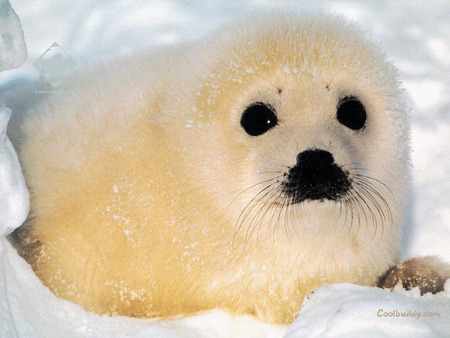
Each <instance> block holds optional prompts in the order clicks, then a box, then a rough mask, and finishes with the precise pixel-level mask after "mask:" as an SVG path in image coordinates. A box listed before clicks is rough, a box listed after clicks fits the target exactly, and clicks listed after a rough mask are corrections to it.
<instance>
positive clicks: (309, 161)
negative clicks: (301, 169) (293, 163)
mask: <svg viewBox="0 0 450 338" xmlns="http://www.w3.org/2000/svg"><path fill="white" fill-rule="evenodd" d="M333 164H334V157H333V155H332V154H331V153H330V152H328V151H326V150H321V149H310V150H305V151H303V152H301V153H300V154H298V155H297V165H299V166H314V167H322V166H331V165H333Z"/></svg>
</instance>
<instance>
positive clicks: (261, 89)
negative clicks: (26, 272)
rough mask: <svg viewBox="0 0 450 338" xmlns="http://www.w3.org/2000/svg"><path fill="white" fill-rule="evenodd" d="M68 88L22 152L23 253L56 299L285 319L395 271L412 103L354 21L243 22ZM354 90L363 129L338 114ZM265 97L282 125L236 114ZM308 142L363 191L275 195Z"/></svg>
mask: <svg viewBox="0 0 450 338" xmlns="http://www.w3.org/2000/svg"><path fill="white" fill-rule="evenodd" d="M65 86H66V87H67V88H70V89H73V90H74V92H73V93H72V94H67V95H59V96H52V97H50V98H49V99H48V100H47V102H45V103H44V104H42V105H40V106H39V107H37V108H36V113H35V114H31V116H30V117H29V119H28V121H27V123H26V125H25V126H24V128H23V135H24V140H23V143H22V145H21V148H20V158H21V161H22V165H23V167H24V171H25V176H26V179H27V182H28V184H29V187H30V190H31V194H32V217H31V218H30V221H29V225H28V226H29V229H31V234H30V235H29V237H27V240H26V244H24V250H25V251H26V252H27V254H26V255H27V257H28V258H29V261H30V262H31V263H32V266H33V268H34V270H35V271H36V273H37V275H38V276H39V277H40V278H41V279H42V281H43V282H44V283H45V284H46V285H47V286H48V287H49V288H50V289H51V290H52V291H53V292H55V293H56V294H57V295H59V296H61V297H64V298H66V299H69V300H72V301H74V302H77V303H80V304H82V305H83V306H84V307H85V308H86V309H89V310H93V311H96V312H99V313H109V314H121V315H128V316H170V315H176V314H183V313H192V312H195V311H199V310H204V309H209V308H216V307H220V308H226V309H229V310H231V311H233V312H237V313H254V314H256V315H257V316H259V317H260V318H262V319H264V320H266V321H275V322H289V321H291V320H292V319H293V318H295V316H296V315H297V314H298V312H299V309H300V305H301V302H302V299H303V297H304V295H305V294H306V293H307V292H309V291H311V290H313V289H314V288H316V287H318V286H320V285H324V284H329V283H334V282H344V281H346V282H353V283H358V284H362V285H374V284H375V282H376V280H377V278H378V277H379V276H380V275H381V274H383V272H385V271H386V270H387V269H388V267H389V266H391V265H395V264H396V263H398V259H399V236H400V230H401V224H402V222H403V214H404V208H405V202H406V201H405V200H406V196H405V191H406V183H407V180H408V177H409V165H410V164H409V148H408V124H407V121H406V120H407V113H406V108H405V104H404V101H403V98H402V97H403V94H402V91H401V90H400V89H399V84H398V80H397V75H396V71H395V70H394V68H393V67H392V66H391V65H390V64H389V63H388V62H386V60H385V56H384V55H383V54H382V53H381V52H380V51H379V48H378V47H377V46H375V45H374V44H373V43H372V42H371V41H370V40H368V39H367V37H366V36H365V35H364V34H363V33H361V32H360V31H359V30H358V29H356V28H355V27H354V26H352V25H349V24H346V23H345V22H343V21H342V20H341V19H338V18H330V17H324V16H303V17H297V16H291V15H283V14H276V15H268V14H259V15H255V16H250V17H244V18H241V19H239V20H236V21H233V22H231V23H229V24H228V25H226V26H224V27H223V28H222V29H221V30H220V31H218V32H217V33H215V34H214V35H213V36H211V37H209V38H207V39H205V40H203V41H199V42H196V43H193V44H191V45H188V46H182V47H179V48H175V49H171V50H167V51H158V52H157V53H155V54H145V55H136V56H133V57H125V58H122V59H118V60H115V61H113V62H110V63H106V64H103V65H99V66H96V67H93V68H88V69H85V70H84V71H81V72H80V74H79V75H77V76H76V77H74V78H72V79H70V80H69V81H68V83H66V85H65ZM348 95H353V96H357V97H358V98H359V99H360V100H361V102H362V103H363V104H364V105H365V107H366V110H367V115H368V118H367V123H366V128H365V129H363V130H362V131H359V132H355V131H353V130H351V129H348V128H346V127H345V126H343V125H341V124H340V123H339V122H338V121H337V119H336V106H337V104H338V102H339V98H341V97H343V96H348ZM259 101H261V102H266V103H269V104H270V105H272V106H273V107H274V108H275V109H276V111H277V114H278V119H279V124H278V125H277V126H276V127H275V128H273V129H271V130H270V131H269V132H267V133H266V134H264V135H261V136H258V137H251V136H249V135H247V134H246V133H245V131H244V130H243V129H242V127H241V125H240V118H241V115H242V112H243V110H244V109H245V107H247V106H248V105H249V104H251V103H253V102H259ZM310 148H318V149H324V150H327V151H329V152H331V153H332V154H333V156H334V158H335V161H336V163H337V164H339V165H341V166H343V167H344V168H345V169H346V170H348V171H349V172H350V177H351V178H352V180H353V182H354V184H353V185H354V190H353V193H352V195H351V196H348V199H347V200H346V201H343V202H332V201H323V202H320V201H312V202H303V203H301V204H294V205H288V206H286V205H283V206H280V205H277V204H274V203H272V202H274V201H275V199H276V198H278V201H279V202H280V201H282V200H281V198H282V197H281V196H282V195H281V192H280V193H278V192H279V191H280V190H279V180H280V178H279V176H280V175H282V174H283V173H284V172H285V171H286V170H287V168H288V167H290V166H293V165H294V164H295V161H296V157H297V154H298V153H300V152H301V151H303V150H306V149H310ZM361 175H363V176H361ZM365 176H368V177H370V178H366V177H365ZM361 180H364V181H365V182H366V183H365V184H370V185H371V187H372V189H373V190H370V189H369V190H368V189H366V192H363V189H362V188H361V184H360V185H359V188H358V182H360V181H361ZM263 189H267V191H269V190H270V191H273V192H274V194H268V195H265V194H263V193H260V192H261V191H262V190H263ZM358 189H359V190H358ZM375 191H376V192H375ZM369 195H370V196H369Z"/></svg>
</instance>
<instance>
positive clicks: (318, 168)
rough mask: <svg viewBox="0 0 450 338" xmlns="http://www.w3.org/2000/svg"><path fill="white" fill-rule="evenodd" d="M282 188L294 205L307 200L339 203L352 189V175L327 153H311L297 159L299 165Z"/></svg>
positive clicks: (287, 177) (286, 177)
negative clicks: (350, 177) (350, 176)
mask: <svg viewBox="0 0 450 338" xmlns="http://www.w3.org/2000/svg"><path fill="white" fill-rule="evenodd" d="M284 177H285V181H283V182H282V184H281V187H282V191H283V193H284V194H285V195H286V196H288V197H289V198H290V204H296V203H301V202H303V201H307V200H319V201H324V200H332V201H337V200H339V199H341V198H342V197H344V196H345V195H346V194H347V193H348V192H349V191H350V188H351V181H350V179H349V175H348V172H346V171H344V170H342V168H341V167H340V166H338V165H337V164H336V163H335V162H334V158H333V155H332V154H331V153H329V152H328V151H325V150H320V149H310V150H305V151H303V152H301V153H300V154H299V155H298V156H297V164H296V165H295V166H293V167H291V168H290V169H289V170H288V171H287V172H286V173H284Z"/></svg>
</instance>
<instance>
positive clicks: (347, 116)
mask: <svg viewBox="0 0 450 338" xmlns="http://www.w3.org/2000/svg"><path fill="white" fill-rule="evenodd" d="M336 116H337V119H338V121H339V123H341V124H342V125H344V126H346V127H347V128H350V129H353V130H360V129H362V128H363V127H364V124H365V123H366V119H367V115H366V109H365V108H364V106H363V104H362V103H361V101H359V100H358V99H357V98H356V97H353V96H347V97H344V98H343V99H341V100H340V101H339V105H338V108H337V114H336Z"/></svg>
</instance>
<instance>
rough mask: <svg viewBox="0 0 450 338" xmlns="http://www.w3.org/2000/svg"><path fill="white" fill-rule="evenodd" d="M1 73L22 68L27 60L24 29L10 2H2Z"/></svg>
mask: <svg viewBox="0 0 450 338" xmlns="http://www.w3.org/2000/svg"><path fill="white" fill-rule="evenodd" d="M0 22H1V24H0V36H1V39H0V72H2V71H5V70H8V69H13V68H17V67H20V66H21V65H22V64H23V63H24V62H25V60H26V59H27V48H26V46H25V42H24V37H23V31H22V27H21V26H20V21H19V18H18V17H17V14H16V13H15V12H14V10H13V9H12V8H11V5H10V4H9V1H8V0H0Z"/></svg>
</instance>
